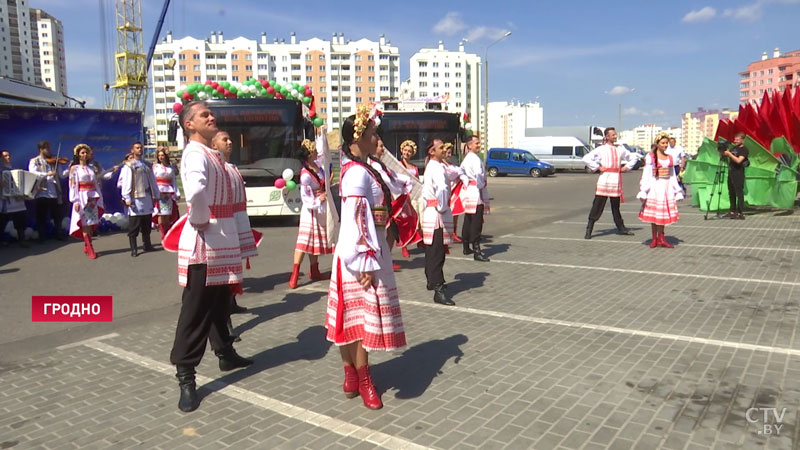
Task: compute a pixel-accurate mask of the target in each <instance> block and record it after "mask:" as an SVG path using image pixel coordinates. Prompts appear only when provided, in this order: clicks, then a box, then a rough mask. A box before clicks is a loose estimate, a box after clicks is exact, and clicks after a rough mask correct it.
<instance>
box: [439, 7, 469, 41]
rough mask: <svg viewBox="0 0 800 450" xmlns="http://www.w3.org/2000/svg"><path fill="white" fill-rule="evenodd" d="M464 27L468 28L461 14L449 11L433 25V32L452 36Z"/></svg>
mask: <svg viewBox="0 0 800 450" xmlns="http://www.w3.org/2000/svg"><path fill="white" fill-rule="evenodd" d="M464 28H467V24H465V23H464V21H463V20H461V14H460V13H457V12H449V13H447V14H445V15H444V17H442V18H441V19H439V21H438V22H436V25H434V26H433V32H434V33H436V34H444V35H445V36H452V35H454V34H456V33H458V32H459V31H461V30H463V29H464Z"/></svg>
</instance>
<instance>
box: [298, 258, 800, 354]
mask: <svg viewBox="0 0 800 450" xmlns="http://www.w3.org/2000/svg"><path fill="white" fill-rule="evenodd" d="M492 261H494V260H492ZM297 289H303V290H307V291H315V292H322V291H321V290H318V289H314V288H312V287H310V286H304V287H298V288H297ZM400 305H401V306H402V305H414V306H422V307H425V308H434V309H440V310H442V311H459V312H464V313H469V314H479V315H482V316H489V317H498V318H502V319H511V320H519V321H521V322H529V323H538V324H542V325H558V326H562V327H570V328H582V329H585V330H597V331H608V332H612V333H618V334H625V335H630V336H641V337H648V338H654V339H670V340H673V341H681V342H689V343H693V344H702V345H715V346H719V347H729V348H738V349H744V350H753V351H761V352H770V353H779V354H782V355H790V356H800V350H797V349H793V348H785V347H770V346H767V345H755V344H744V343H740V342H732V341H722V340H719V339H707V338H701V337H693V336H683V335H680V334H669V333H657V332H652V331H642V330H634V329H630V328H619V327H611V326H606V325H594V324H591V323H582V322H570V321H567V320H557V319H546V318H544V317H534V316H523V315H521V314H512V313H504V312H499V311H490V310H485V309H477V308H468V307H465V306H457V305H456V306H444V305H439V304H437V303H433V302H420V301H416V300H404V299H402V298H401V299H400Z"/></svg>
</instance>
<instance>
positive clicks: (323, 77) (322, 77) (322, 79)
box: [319, 75, 325, 83]
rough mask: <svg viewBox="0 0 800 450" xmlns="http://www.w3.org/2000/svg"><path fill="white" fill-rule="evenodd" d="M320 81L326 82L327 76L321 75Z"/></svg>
mask: <svg viewBox="0 0 800 450" xmlns="http://www.w3.org/2000/svg"><path fill="white" fill-rule="evenodd" d="M319 82H320V83H324V82H325V76H324V75H323V76H321V77H319Z"/></svg>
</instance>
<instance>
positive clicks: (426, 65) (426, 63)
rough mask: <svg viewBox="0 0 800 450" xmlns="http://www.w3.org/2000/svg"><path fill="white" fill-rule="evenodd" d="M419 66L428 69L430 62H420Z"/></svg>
mask: <svg viewBox="0 0 800 450" xmlns="http://www.w3.org/2000/svg"><path fill="white" fill-rule="evenodd" d="M419 66H420V67H428V62H427V61H420V62H419Z"/></svg>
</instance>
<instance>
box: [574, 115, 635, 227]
mask: <svg viewBox="0 0 800 450" xmlns="http://www.w3.org/2000/svg"><path fill="white" fill-rule="evenodd" d="M616 142H617V131H616V130H615V129H614V128H613V127H608V128H606V131H605V140H604V144H603V145H601V146H600V147H597V148H596V149H594V150H592V151H591V152H589V153H587V154H586V155H585V156H584V157H583V162H584V164H586V166H587V167H588V168H590V169H592V170H593V171H595V172H597V171H600V172H601V174H600V178H598V180H597V190H596V191H595V195H594V201H593V202H592V209H591V210H590V211H589V224H588V225H586V234H585V235H584V239H591V238H592V229H593V228H594V223H595V222H597V220H598V219H599V218H600V216H601V215H602V214H603V209H605V207H606V200H608V199H611V215H612V216H614V224H615V225H616V226H617V234H621V235H626V236H632V235H633V232H632V231H631V230H629V229H627V228H625V222H623V221H622V214H620V212H619V204H620V200H622V201H623V202H624V201H625V199H624V197H623V193H622V172H627V171H629V170H631V169H632V168H633V166H634V165H635V164H636V162H637V161H638V158H637V156H636V154H634V153H631V152H629V151H628V150H627V149H626V148H625V147H622V146H620V147H617V145H616ZM623 162H625V165H624V166H623V165H622V163H623Z"/></svg>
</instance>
